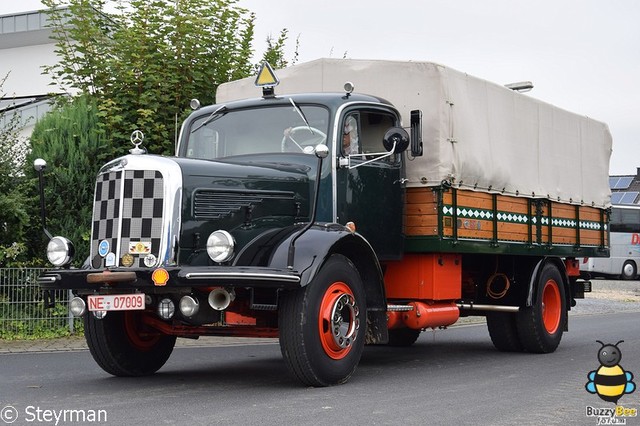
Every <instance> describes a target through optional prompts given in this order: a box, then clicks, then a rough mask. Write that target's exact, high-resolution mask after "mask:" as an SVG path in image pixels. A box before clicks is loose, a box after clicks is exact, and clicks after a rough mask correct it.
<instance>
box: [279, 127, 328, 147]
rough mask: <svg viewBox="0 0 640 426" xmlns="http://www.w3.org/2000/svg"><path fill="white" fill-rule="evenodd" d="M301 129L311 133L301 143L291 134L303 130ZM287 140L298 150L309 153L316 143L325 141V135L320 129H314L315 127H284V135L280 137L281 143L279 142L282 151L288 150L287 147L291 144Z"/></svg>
mask: <svg viewBox="0 0 640 426" xmlns="http://www.w3.org/2000/svg"><path fill="white" fill-rule="evenodd" d="M303 130H304V131H306V132H308V133H311V137H310V138H308V139H305V140H304V141H303V142H301V143H298V142H297V141H296V140H295V139H294V138H293V135H294V134H295V133H297V132H300V131H303ZM288 140H290V141H291V142H293V145H294V146H295V147H297V148H298V149H300V151H302V152H304V153H305V154H311V153H313V148H314V147H315V146H316V145H317V144H319V143H326V141H327V135H326V134H324V133H322V132H321V131H320V130H318V129H316V128H315V127H311V126H296V127H290V128H288V129H286V130H285V131H284V136H283V137H282V144H281V150H282V152H288V151H290V149H288V147H290V146H291V145H292V144H291V143H287V141H288Z"/></svg>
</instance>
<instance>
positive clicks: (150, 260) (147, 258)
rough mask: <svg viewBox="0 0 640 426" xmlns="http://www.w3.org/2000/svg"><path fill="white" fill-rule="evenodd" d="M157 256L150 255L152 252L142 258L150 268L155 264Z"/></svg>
mask: <svg viewBox="0 0 640 426" xmlns="http://www.w3.org/2000/svg"><path fill="white" fill-rule="evenodd" d="M156 261H157V258H156V257H155V256H154V255H152V254H148V255H147V256H145V258H144V264H145V265H146V266H147V267H148V268H151V267H152V266H153V265H155V264H156Z"/></svg>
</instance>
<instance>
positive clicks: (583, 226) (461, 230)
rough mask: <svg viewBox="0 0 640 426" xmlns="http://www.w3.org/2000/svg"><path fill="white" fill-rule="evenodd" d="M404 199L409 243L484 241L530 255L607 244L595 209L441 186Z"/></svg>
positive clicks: (599, 213) (417, 190) (602, 215)
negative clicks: (522, 248) (524, 247)
mask: <svg viewBox="0 0 640 426" xmlns="http://www.w3.org/2000/svg"><path fill="white" fill-rule="evenodd" d="M405 200H406V201H405V217H404V223H405V227H404V231H405V235H406V236H407V237H408V238H409V239H411V238H412V237H434V238H438V239H445V240H446V239H453V240H456V241H458V242H460V243H463V242H464V241H466V240H469V241H471V240H473V241H476V242H477V241H485V242H487V243H488V244H487V247H488V248H489V246H490V245H491V244H493V245H495V244H498V243H500V244H505V243H506V244H509V243H513V244H525V245H528V246H530V247H532V250H534V251H535V247H536V246H546V247H548V246H556V245H561V246H571V247H572V249H580V248H587V247H592V248H606V247H608V245H609V241H608V238H609V235H608V231H607V228H606V223H607V221H606V212H605V211H604V210H602V209H598V208H594V207H588V206H578V205H572V204H563V203H558V202H555V201H549V200H546V199H532V198H525V197H514V196H509V195H502V194H490V193H486V192H475V191H469V190H459V189H453V188H445V187H436V188H434V187H424V188H407V192H406V198H405ZM488 251H489V252H490V251H491V250H488ZM578 251H579V250H578ZM531 254H537V253H535V252H531ZM576 254H578V253H576ZM591 255H594V254H593V253H591ZM601 255H603V254H601Z"/></svg>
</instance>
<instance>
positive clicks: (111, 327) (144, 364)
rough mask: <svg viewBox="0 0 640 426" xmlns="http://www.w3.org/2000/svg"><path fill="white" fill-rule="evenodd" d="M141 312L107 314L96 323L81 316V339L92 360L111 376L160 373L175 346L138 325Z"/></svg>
mask: <svg viewBox="0 0 640 426" xmlns="http://www.w3.org/2000/svg"><path fill="white" fill-rule="evenodd" d="M141 315H142V314H141V313H140V312H109V313H107V316H105V317H104V318H103V319H96V318H95V317H94V316H93V314H92V313H91V312H88V313H87V314H86V315H85V316H84V335H85V338H86V340H87V345H88V346H89V351H90V352H91V355H92V356H93V359H94V360H95V361H96V362H97V363H98V365H99V366H100V368H102V369H103V370H104V371H106V372H107V373H109V374H113V375H114V376H122V377H128V376H146V375H149V374H153V373H155V372H156V371H158V370H159V369H160V367H162V366H163V365H164V364H165V363H166V362H167V359H169V356H170V355H171V352H172V351H173V347H174V346H175V343H176V337H175V336H168V335H165V334H162V333H160V332H158V331H156V330H153V329H147V328H146V327H145V326H143V325H142V323H141Z"/></svg>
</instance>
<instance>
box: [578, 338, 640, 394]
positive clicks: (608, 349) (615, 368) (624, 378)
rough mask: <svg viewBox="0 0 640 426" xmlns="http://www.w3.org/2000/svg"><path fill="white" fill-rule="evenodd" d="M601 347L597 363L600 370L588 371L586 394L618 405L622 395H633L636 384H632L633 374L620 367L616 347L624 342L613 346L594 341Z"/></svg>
mask: <svg viewBox="0 0 640 426" xmlns="http://www.w3.org/2000/svg"><path fill="white" fill-rule="evenodd" d="M596 342H598V343H600V344H601V345H602V347H601V348H600V349H599V350H598V361H600V364H601V365H600V368H598V369H597V370H594V371H590V372H589V374H587V377H588V378H589V381H588V382H587V384H586V385H585V388H586V389H587V392H589V393H595V394H598V396H599V397H600V399H602V400H604V401H607V402H613V403H614V404H617V403H618V400H619V399H620V398H621V397H622V395H624V394H626V393H633V391H635V390H636V384H635V383H633V381H632V380H633V373H631V372H630V371H624V369H623V368H622V367H621V366H620V360H621V359H622V352H621V351H620V348H618V345H619V344H620V343H622V342H624V340H620V341H619V342H618V343H616V344H615V345H612V344H610V343H609V344H606V345H605V344H604V343H602V342H601V341H600V340H596Z"/></svg>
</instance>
